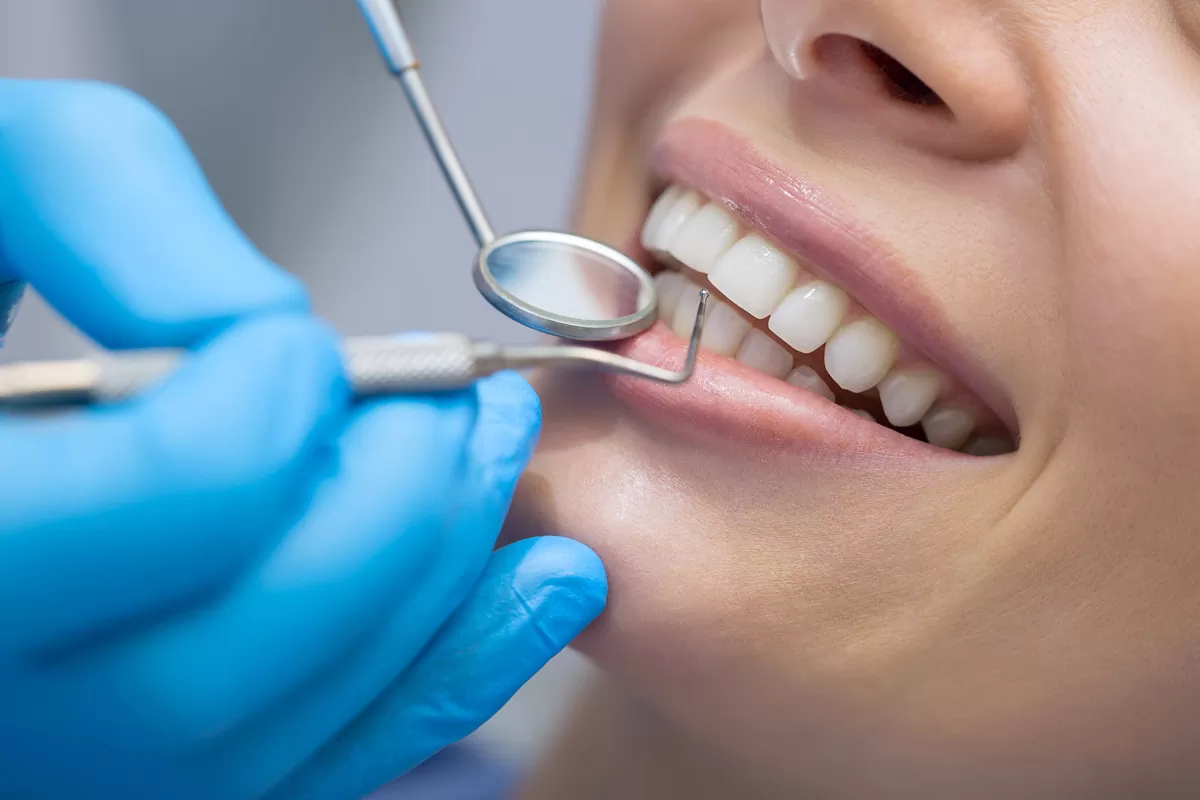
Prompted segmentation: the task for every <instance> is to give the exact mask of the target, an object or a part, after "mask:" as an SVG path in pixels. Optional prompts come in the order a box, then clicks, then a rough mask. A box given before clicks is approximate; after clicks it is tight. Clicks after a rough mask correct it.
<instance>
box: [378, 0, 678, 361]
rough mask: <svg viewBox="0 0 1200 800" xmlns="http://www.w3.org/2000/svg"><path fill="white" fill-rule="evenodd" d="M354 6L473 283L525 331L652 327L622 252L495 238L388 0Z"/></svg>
mask: <svg viewBox="0 0 1200 800" xmlns="http://www.w3.org/2000/svg"><path fill="white" fill-rule="evenodd" d="M358 4H359V7H360V8H361V9H362V12H363V16H364V17H366V19H367V23H368V24H369V25H370V27H371V32H372V33H373V34H374V36H375V42H376V44H377V45H378V46H379V50H380V52H381V53H382V54H383V59H384V62H385V63H386V64H387V67H388V69H389V70H390V71H391V73H392V74H393V75H394V76H395V77H396V78H397V80H398V81H399V82H400V84H401V86H403V87H404V92H405V94H406V95H407V96H408V101H409V103H410V104H411V106H412V109H413V112H414V113H415V114H416V117H417V120H418V122H419V123H420V125H421V128H422V131H423V132H424V134H425V138H426V139H427V140H428V142H429V146H430V147H431V148H432V150H433V153H434V155H435V156H436V157H437V160H438V164H439V165H440V166H441V169H442V173H443V175H444V176H445V178H446V181H447V183H449V185H450V188H451V190H452V191H453V192H454V196H455V199H456V200H457V201H458V205H459V208H460V209H461V210H462V213H463V216H464V217H465V218H466V221H467V224H468V225H469V226H470V228H471V232H472V233H473V234H474V236H475V241H476V242H477V243H478V245H479V249H480V252H479V257H478V258H477V259H476V262H475V268H474V280H475V286H476V287H477V288H478V289H479V291H480V292H481V293H482V294H483V296H484V297H485V298H486V299H487V300H488V302H490V303H491V304H492V305H493V306H494V307H495V308H496V309H497V310H498V311H500V312H501V313H502V314H504V315H506V316H508V317H509V318H511V319H513V320H516V321H517V322H519V323H521V324H522V325H524V326H526V327H528V328H533V329H534V330H537V331H540V332H542V333H548V334H551V335H553V336H557V337H559V338H562V339H572V340H575V341H581V342H609V341H615V340H619V339H627V338H629V337H631V336H635V335H637V334H639V333H642V332H643V331H645V330H646V329H648V328H649V327H650V326H651V325H653V324H654V322H655V320H656V319H657V318H658V292H657V289H656V287H655V284H654V281H653V279H652V278H651V277H650V275H649V273H647V272H646V270H644V269H643V268H642V267H641V266H640V265H638V264H637V263H636V262H634V261H633V260H632V259H630V258H629V257H628V256H626V255H624V254H623V253H621V252H619V251H617V250H615V249H613V248H611V247H608V246H606V245H603V244H600V243H599V242H596V241H593V240H591V239H587V238H584V237H582V236H575V235H573V234H569V233H557V232H553V231H524V232H521V233H514V234H509V235H506V236H501V237H499V238H497V237H496V234H495V233H494V231H493V230H492V226H491V223H490V222H489V221H488V218H487V215H486V214H485V213H484V210H483V205H482V204H481V202H480V200H479V197H478V195H477V194H476V192H475V189H474V187H473V186H472V185H471V181H470V179H469V178H468V177H467V174H466V171H465V170H464V168H463V166H462V163H461V162H460V161H459V158H458V155H457V153H456V152H455V150H454V146H453V145H452V144H451V142H450V137H449V136H448V135H447V133H446V130H445V128H444V127H443V125H442V122H441V119H440V118H439V116H438V113H437V110H436V108H435V107H434V105H433V101H432V100H431V99H430V97H429V92H428V91H427V90H426V88H425V84H424V81H422V80H421V76H420V70H419V68H420V60H419V59H418V58H417V56H416V53H415V52H414V50H413V48H412V45H411V43H410V42H409V39H408V34H407V33H406V32H405V30H404V25H403V23H402V22H401V20H400V14H399V13H398V12H397V10H396V7H395V4H394V0H358Z"/></svg>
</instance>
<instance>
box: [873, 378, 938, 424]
mask: <svg viewBox="0 0 1200 800" xmlns="http://www.w3.org/2000/svg"><path fill="white" fill-rule="evenodd" d="M941 390H942V377H941V376H940V375H938V373H936V372H930V371H927V370H926V371H920V372H917V371H905V370H897V371H895V372H893V373H892V374H891V375H888V376H887V377H886V378H884V379H883V382H882V383H880V384H879V399H880V400H881V401H882V402H883V413H884V414H886V415H887V418H888V422H890V423H892V424H893V425H895V426H896V427H897V428H907V427H908V426H910V425H916V424H917V423H918V422H920V421H921V419H922V418H923V417H924V416H925V415H926V414H928V413H929V409H931V408H933V404H934V402H935V401H936V400H937V398H938V393H939V392H940V391H941Z"/></svg>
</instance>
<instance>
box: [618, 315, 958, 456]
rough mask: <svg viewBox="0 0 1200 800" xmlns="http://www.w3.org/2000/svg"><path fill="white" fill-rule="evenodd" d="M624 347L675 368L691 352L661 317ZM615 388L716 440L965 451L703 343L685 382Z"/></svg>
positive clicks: (903, 452) (665, 419) (629, 382)
mask: <svg viewBox="0 0 1200 800" xmlns="http://www.w3.org/2000/svg"><path fill="white" fill-rule="evenodd" d="M616 349H617V351H618V352H620V353H621V355H624V356H627V357H629V358H633V359H636V360H638V361H642V362H644V363H647V364H654V365H657V366H661V367H666V368H668V369H678V368H679V367H680V366H682V365H683V362H684V360H685V358H686V356H687V347H686V343H685V342H684V341H683V339H681V338H680V337H678V336H676V335H675V333H673V332H672V331H671V330H670V329H669V328H667V327H666V326H665V325H663V324H662V323H661V322H660V323H658V324H657V325H655V326H654V327H653V328H651V329H650V330H649V331H647V332H646V333H643V334H642V335H640V336H637V337H634V338H633V339H630V340H628V341H626V342H623V343H621V344H620V345H619V346H618V347H617V348H616ZM608 381H609V384H610V386H611V387H612V391H613V393H614V394H615V395H616V396H617V397H619V398H620V399H621V400H622V401H624V402H625V403H626V404H628V405H629V406H631V407H633V408H636V409H638V410H639V411H640V412H641V413H642V414H644V415H645V416H647V417H650V418H652V419H653V420H654V422H655V424H656V425H658V426H662V427H665V428H674V429H677V430H681V431H686V432H688V433H690V434H692V435H696V434H699V435H702V436H709V437H712V439H713V441H717V442H720V441H725V442H728V441H737V442H743V443H745V444H749V445H752V446H756V447H767V448H771V449H773V450H776V451H785V452H795V453H802V454H805V455H808V456H811V457H814V458H822V459H824V458H837V459H846V458H850V459H854V458H855V457H863V458H870V459H875V460H877V459H879V458H881V457H883V458H888V457H892V458H905V459H912V458H924V459H947V458H949V459H958V458H966V456H962V455H960V454H958V453H954V452H951V451H949V450H942V449H940V448H936V447H933V446H932V445H928V444H925V443H924V442H920V441H917V440H916V439H910V438H908V437H907V436H904V435H902V434H900V433H897V432H896V431H893V430H891V429H890V428H885V427H884V426H882V425H877V424H876V423H874V422H871V421H869V420H865V419H862V418H860V417H857V416H855V415H854V414H851V413H850V412H848V411H846V409H844V408H841V407H839V406H837V405H836V404H834V403H831V402H829V401H828V400H826V399H825V398H823V397H820V396H818V395H816V394H813V393H812V392H809V391H805V390H803V389H799V388H797V387H795V386H792V385H791V384H788V383H785V382H783V381H780V380H778V379H776V378H772V377H771V376H769V375H766V374H764V373H762V372H758V371H757V370H753V369H750V368H749V367H746V366H743V365H742V364H740V363H739V362H737V361H734V360H733V359H730V358H725V357H724V356H718V355H715V354H713V353H709V352H706V351H701V353H700V357H699V358H698V359H697V362H696V372H695V374H694V375H693V376H692V378H691V380H689V381H688V382H687V383H685V384H683V385H681V386H666V385H663V384H658V383H651V382H650V381H646V380H643V379H641V378H631V377H625V376H610V377H609V378H608Z"/></svg>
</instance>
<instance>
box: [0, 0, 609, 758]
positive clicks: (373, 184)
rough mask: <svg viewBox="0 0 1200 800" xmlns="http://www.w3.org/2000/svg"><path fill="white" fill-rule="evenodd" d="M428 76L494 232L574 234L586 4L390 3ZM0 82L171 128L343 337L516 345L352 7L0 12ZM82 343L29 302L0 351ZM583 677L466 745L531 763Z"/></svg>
mask: <svg viewBox="0 0 1200 800" xmlns="http://www.w3.org/2000/svg"><path fill="white" fill-rule="evenodd" d="M400 6H401V9H402V10H403V11H404V12H405V20H406V22H407V23H408V24H409V25H410V27H411V28H412V30H411V33H412V35H413V38H414V40H415V44H416V46H417V47H418V49H419V51H420V52H421V53H422V55H423V60H424V67H425V69H424V74H425V76H426V80H427V81H428V83H429V86H430V91H431V92H432V94H433V95H434V98H435V99H436V100H437V101H438V103H439V105H440V110H441V112H442V115H443V117H444V118H445V121H446V124H447V126H448V128H449V129H450V131H451V134H452V136H453V137H454V139H455V142H456V144H457V145H458V147H459V149H460V151H461V154H462V157H463V160H464V161H465V162H466V164H467V167H468V169H469V170H470V171H471V173H472V176H473V178H474V180H475V183H476V185H477V188H478V189H479V191H480V193H481V194H482V195H483V198H484V200H485V202H486V204H487V207H488V210H489V211H490V213H491V216H492V218H493V223H494V225H495V227H496V229H497V230H499V231H506V230H515V229H518V228H523V227H535V226H536V227H563V226H566V225H568V224H569V219H568V216H569V210H570V201H571V194H572V185H573V181H574V178H575V174H576V166H577V162H578V159H579V157H580V153H581V148H582V145H583V136H584V133H585V129H586V124H587V109H588V101H589V93H590V88H591V84H590V68H591V61H592V55H593V47H594V43H593V37H594V32H595V21H596V17H597V14H598V12H599V6H600V2H599V0H572V1H571V2H561V0H408V1H407V2H405V1H404V0H401V2H400ZM0 75H3V76H7V77H72V78H94V79H100V80H105V81H111V82H114V83H119V84H122V85H124V86H128V87H130V88H131V89H134V90H135V91H137V92H139V93H141V94H142V95H144V96H146V97H148V98H149V99H150V100H151V101H153V102H154V103H155V104H156V105H158V106H159V107H160V108H162V109H163V110H164V111H165V112H166V113H167V115H168V116H170V117H171V118H172V119H173V120H174V121H175V123H176V124H177V125H178V126H179V128H180V129H181V130H182V132H183V134H184V136H185V137H186V138H187V140H188V141H189V143H190V144H191V146H192V148H193V150H194V151H195V152H196V155H197V157H198V158H199V160H200V162H201V164H202V165H203V167H204V169H205V171H206V172H207V174H208V176H209V179H210V180H211V182H212V183H213V185H214V187H215V188H216V191H217V193H218V194H219V195H220V196H221V198H222V200H223V201H224V203H225V205H226V207H227V208H228V209H229V211H230V213H231V214H232V215H233V216H234V218H235V219H236V220H237V221H238V223H239V224H240V225H241V226H242V227H243V228H244V229H245V231H246V232H247V234H248V235H249V236H250V238H251V239H253V240H254V242H255V243H256V244H257V245H258V246H259V247H260V248H261V249H262V250H263V251H264V252H265V253H266V254H267V255H268V256H270V257H271V258H272V259H274V260H275V261H277V262H278V263H279V264H281V265H283V266H285V267H286V268H288V269H289V270H291V271H293V272H294V273H295V274H297V275H299V276H300V277H301V278H303V279H304V280H305V281H306V282H307V284H308V285H309V287H311V290H312V294H313V299H314V303H315V305H316V308H317V310H318V312H319V313H320V314H321V315H322V316H324V317H325V318H326V319H328V320H330V321H331V322H332V323H333V324H335V325H336V326H337V327H338V328H339V329H340V330H342V331H344V332H345V333H347V334H377V333H387V332H392V331H401V330H454V331H463V332H466V333H469V334H471V335H473V336H481V337H494V338H499V339H501V340H504V341H511V342H517V341H521V340H523V339H528V338H530V336H529V334H528V333H527V332H525V331H524V330H523V329H521V328H520V327H518V326H516V325H515V324H513V323H510V322H508V321H507V320H506V319H504V318H503V317H501V316H500V315H499V314H498V313H496V312H494V311H493V310H492V309H491V307H490V306H488V305H487V304H486V303H485V302H484V301H483V300H482V299H480V298H479V297H478V295H476V293H475V291H474V289H473V287H472V284H471V280H470V274H469V269H470V264H471V258H472V254H473V246H472V241H471V238H470V236H469V235H468V232H467V229H466V227H465V226H464V223H463V222H462V221H461V219H460V218H459V217H458V215H457V211H456V208H455V206H454V204H453V201H452V200H451V198H450V195H449V194H448V192H447V191H446V190H445V189H444V188H443V186H442V183H441V181H440V178H439V173H438V172H437V169H436V167H435V165H434V163H433V161H432V160H431V158H430V157H429V155H428V153H427V151H426V150H425V148H424V142H423V140H422V139H421V138H420V133H419V131H418V129H417V127H416V125H415V123H414V122H413V120H412V118H411V116H410V115H409V113H408V107H407V105H406V104H405V102H404V99H403V95H402V93H401V92H400V89H399V87H397V86H395V84H393V83H392V81H391V79H390V77H389V76H388V75H387V73H386V72H385V71H384V69H383V67H382V64H381V62H380V60H379V57H378V56H377V54H376V52H375V50H374V47H373V44H372V42H371V40H370V37H369V34H368V33H367V31H366V28H365V26H364V25H363V23H362V21H361V19H360V18H359V15H358V10H357V7H356V5H355V3H354V0H0ZM85 349H86V343H84V342H83V341H82V340H80V339H79V338H78V337H77V336H76V335H75V334H74V332H72V331H71V330H69V329H68V328H67V327H66V326H64V325H63V324H62V323H61V322H59V321H58V320H57V319H56V318H55V316H54V315H53V313H52V312H50V311H49V310H48V309H46V308H45V306H44V305H42V304H41V303H40V302H39V301H38V299H37V298H36V297H31V298H28V299H27V302H26V303H25V304H24V307H23V308H22V311H21V314H20V316H19V317H18V320H17V324H16V326H15V327H14V329H13V331H12V333H11V334H10V336H9V339H8V343H7V345H6V347H5V349H4V350H3V351H0V356H2V358H3V359H4V360H13V359H25V358H40V357H49V356H56V357H61V356H68V355H77V354H79V353H81V352H84V350H85ZM587 669H588V667H587V666H586V665H585V664H584V663H583V661H582V659H581V658H579V657H578V656H575V655H574V654H567V655H565V656H563V657H561V658H560V659H559V660H558V661H556V662H555V663H553V664H552V665H551V666H550V667H548V668H547V669H546V670H545V671H543V673H542V674H541V675H539V676H538V678H536V679H535V680H534V681H533V682H532V683H531V684H530V685H529V686H527V687H526V689H525V690H524V691H523V692H522V693H521V694H520V695H519V696H518V697H517V698H516V699H515V700H514V701H513V702H512V703H511V704H510V705H509V707H508V708H506V709H505V710H504V711H503V712H502V713H501V714H500V715H499V716H498V717H497V718H496V719H495V720H493V721H492V722H491V723H489V725H488V726H486V727H485V729H484V730H483V731H481V732H480V734H479V735H478V737H477V740H478V741H480V742H481V743H482V744H484V745H486V746H487V747H489V748H492V749H494V750H496V751H498V752H499V753H500V754H503V755H508V756H516V757H528V756H530V755H531V754H533V753H535V752H536V751H537V748H538V747H540V746H541V745H542V744H543V743H544V742H545V741H546V739H547V737H548V736H551V735H552V734H553V731H554V729H555V726H556V725H557V724H558V723H559V721H560V716H561V713H562V711H563V709H564V707H565V706H566V705H567V704H568V703H569V701H570V698H571V696H572V695H573V693H574V692H576V691H577V688H578V685H579V682H580V681H581V680H582V679H583V678H584V677H585V675H586V671H587Z"/></svg>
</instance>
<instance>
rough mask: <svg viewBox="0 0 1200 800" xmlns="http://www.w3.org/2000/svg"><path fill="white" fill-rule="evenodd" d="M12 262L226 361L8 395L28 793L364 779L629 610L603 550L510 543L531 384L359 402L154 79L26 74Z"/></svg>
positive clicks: (64, 291) (292, 793) (5, 492)
mask: <svg viewBox="0 0 1200 800" xmlns="http://www.w3.org/2000/svg"><path fill="white" fill-rule="evenodd" d="M4 277H16V278H20V279H22V280H27V281H28V282H29V283H30V284H31V285H32V286H33V287H34V288H36V289H37V290H38V291H39V292H40V293H41V294H42V295H43V296H44V297H45V298H46V299H47V300H48V301H49V302H50V303H51V304H52V305H54V307H55V308H56V309H58V311H60V312H61V313H62V314H63V315H65V316H66V317H67V318H68V319H69V320H71V321H72V322H73V323H75V324H76V325H77V326H79V327H80V328H81V329H82V330H83V331H84V332H85V333H87V334H88V335H90V336H91V337H92V338H93V339H95V340H96V341H97V342H99V343H100V344H102V345H105V346H107V347H109V348H130V347H158V346H169V347H186V348H190V349H191V350H192V351H193V353H194V354H193V355H192V356H191V357H190V358H189V359H187V361H186V362H185V364H184V365H183V366H182V367H181V369H180V370H179V371H178V372H177V373H176V374H175V375H174V376H172V377H171V378H169V379H167V380H166V381H165V382H164V383H163V384H161V385H160V386H158V387H156V388H154V389H152V390H151V391H149V392H148V393H147V394H146V395H144V396H143V397H141V398H139V399H137V400H136V401H134V402H130V403H128V404H124V405H121V406H118V407H112V408H107V409H93V410H90V411H87V412H82V413H78V414H72V415H67V416H57V417H42V418H29V417H16V416H0V796H2V797H11V798H42V797H102V798H111V797H122V798H141V797H154V798H167V797H169V798H189V797H201V798H221V799H222V800H233V799H235V798H249V797H260V796H265V795H270V796H271V797H276V798H301V797H305V798H308V797H312V798H355V797H360V796H361V795H363V794H364V793H366V792H368V791H370V790H372V789H374V788H376V787H378V786H379V785H382V784H383V783H385V782H387V781H388V780H390V779H392V778H393V777H395V776H397V775H399V774H401V773H403V772H405V771H406V770H407V769H408V768H410V767H411V766H413V765H415V764H416V763H418V762H419V761H421V760H423V759H424V758H426V757H428V756H429V755H431V754H433V753H434V752H435V751H437V750H438V749H440V748H442V747H443V746H445V745H447V744H449V743H451V742H453V741H455V740H457V739H459V738H461V737H463V736H464V735H466V734H467V733H469V732H470V731H472V730H473V729H474V728H475V727H476V726H477V725H479V724H480V723H481V722H483V721H484V720H486V719H487V718H488V717H489V716H491V715H492V714H493V713H494V712H495V711H496V710H497V709H498V708H499V707H500V706H501V705H502V704H503V703H504V702H505V701H506V700H507V699H508V698H509V697H510V696H511V695H512V694H513V693H514V692H515V691H516V690H517V688H519V687H520V686H521V685H522V684H523V683H524V682H525V681H526V680H527V679H528V678H529V677H530V676H531V675H532V674H533V673H534V672H535V671H536V670H537V669H539V668H540V667H541V666H542V664H544V663H545V662H546V661H547V660H548V659H549V658H550V657H551V656H552V655H553V654H554V653H555V652H556V651H558V650H559V649H560V648H562V647H563V646H564V645H565V644H566V643H567V642H569V641H570V640H571V639H572V638H573V637H574V636H575V635H576V634H577V633H578V632H579V631H580V630H581V629H582V628H583V627H584V626H585V625H586V624H587V623H588V622H589V621H591V619H592V618H593V617H595V616H596V614H598V613H599V611H600V610H601V607H602V606H603V603H604V600H605V592H606V584H605V578H604V573H603V568H602V567H601V565H600V563H599V561H598V559H597V558H596V557H595V556H594V555H593V554H592V553H591V552H590V551H588V550H586V549H585V548H584V547H583V546H582V545H578V544H576V543H573V542H569V541H566V540H560V539H544V540H537V541H530V542H524V543H521V544H518V545H515V546H512V547H509V548H506V549H504V550H501V551H499V552H496V553H495V554H493V553H492V545H493V542H494V538H495V536H496V534H497V532H498V531H499V528H500V524H501V520H502V518H503V516H504V515H505V513H506V511H507V506H508V503H509V500H510V496H511V493H512V490H513V486H514V483H515V481H516V479H517V477H518V475H519V474H520V472H521V471H522V469H523V468H524V465H525V462H526V459H527V457H528V456H529V454H530V450H531V447H532V440H533V438H534V435H535V433H536V430H537V427H538V422H539V413H538V407H537V401H536V397H535V396H534V395H533V393H532V391H531V390H530V389H529V387H528V386H527V385H526V384H525V383H524V382H522V381H521V380H520V379H519V378H517V377H515V376H512V375H507V376H500V377H498V378H495V379H493V380H490V381H486V382H483V383H481V384H480V385H479V386H478V387H477V389H476V390H475V391H470V392H463V393H459V394H454V395H448V396H439V397H403V398H396V399H389V400H383V401H373V402H368V403H362V404H357V403H355V402H353V401H352V399H351V398H350V397H349V393H348V391H347V386H346V383H345V380H344V377H343V374H342V369H341V364H340V359H339V355H338V350H337V346H336V341H335V337H334V336H333V335H332V334H331V333H330V332H329V331H328V330H326V329H325V328H324V327H323V326H322V325H321V324H319V323H318V322H316V321H315V320H314V319H313V318H312V317H311V316H310V315H309V313H308V311H307V307H306V300H305V296H304V293H303V291H302V290H301V288H300V287H299V286H298V285H297V284H296V282H294V281H293V280H292V279H290V278H288V277H287V276H286V275H285V274H284V273H283V272H282V271H280V270H279V269H277V268H276V267H274V266H272V265H271V264H269V263H268V262H267V261H266V259H265V258H264V257H263V256H261V255H260V254H258V253H257V252H256V251H255V250H254V249H253V248H252V247H251V246H250V245H249V244H248V243H247V241H246V240H245V239H244V238H243V237H242V236H241V235H240V234H239V233H238V232H237V230H236V229H235V228H234V226H233V225H232V224H231V222H230V221H229V219H228V218H227V217H226V215H225V214H224V212H223V211H222V210H221V208H220V206H219V205H218V203H217V202H216V200H215V198H214V197H213V196H212V194H211V192H210V190H209V189H208V188H207V186H206V184H205V182H204V180H203V177H202V175H201V174H200V172H199V170H198V168H197V167H196V165H195V163H194V162H193V160H192V159H191V157H190V156H189V154H188V152H187V150H186V148H185V146H184V145H183V143H182V142H181V140H180V138H179V137H178V135H177V134H176V133H175V132H174V130H173V129H172V128H171V126H170V125H169V124H168V123H166V122H165V121H164V119H163V118H162V117H161V115H159V114H158V113H157V112H155V111H154V110H153V109H151V108H150V107H149V106H148V105H146V104H145V103H144V102H143V101H140V100H138V99H136V98H135V97H133V96H132V95H130V94H128V93H126V92H123V91H121V90H117V89H112V88H108V87H102V86H97V85H86V84H64V83H41V82H37V83H34V82H18V81H0V279H3V278H4Z"/></svg>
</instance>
